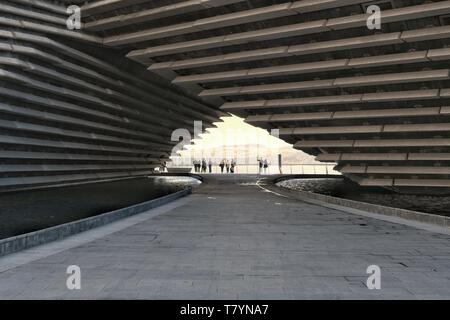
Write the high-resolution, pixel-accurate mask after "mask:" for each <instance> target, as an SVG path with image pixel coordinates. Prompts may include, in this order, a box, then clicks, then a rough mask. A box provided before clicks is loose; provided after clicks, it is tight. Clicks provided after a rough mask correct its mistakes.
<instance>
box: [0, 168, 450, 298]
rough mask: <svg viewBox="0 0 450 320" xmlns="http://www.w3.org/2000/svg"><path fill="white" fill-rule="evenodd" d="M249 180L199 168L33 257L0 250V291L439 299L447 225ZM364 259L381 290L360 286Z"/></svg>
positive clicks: (449, 277) (446, 273)
mask: <svg viewBox="0 0 450 320" xmlns="http://www.w3.org/2000/svg"><path fill="white" fill-rule="evenodd" d="M255 181H256V177H253V178H252V177H247V178H244V177H240V176H235V177H234V176H226V177H221V178H217V177H209V178H207V179H206V180H205V183H204V185H202V186H201V187H198V188H197V189H195V190H194V194H193V195H192V196H190V197H188V198H186V199H182V200H179V201H180V204H179V205H176V204H174V205H172V206H171V207H168V208H166V209H165V210H163V211H161V212H160V214H158V215H155V214H152V213H151V212H148V213H144V214H143V215H144V216H142V215H141V217H140V218H139V217H138V218H135V219H138V220H136V222H135V223H126V221H124V222H123V223H125V224H124V227H123V228H122V229H120V228H116V229H115V230H114V232H112V231H111V232H105V233H104V234H101V232H102V228H105V227H102V228H99V229H98V230H94V231H97V232H99V233H100V234H101V235H100V236H98V237H92V236H88V235H85V234H80V235H76V236H74V237H72V238H70V239H71V242H70V243H69V244H68V245H67V248H64V246H61V245H60V247H59V248H58V250H55V251H54V253H53V254H51V249H48V250H47V251H48V252H47V254H46V255H45V256H43V257H40V256H39V255H38V254H35V256H36V257H35V258H32V259H28V260H27V259H26V257H25V258H24V257H23V256H24V255H30V252H29V251H24V252H22V253H18V254H15V255H12V256H7V257H4V258H1V259H0V299H449V298H450V236H449V235H445V234H439V233H433V232H430V231H425V230H421V229H416V228H413V227H410V226H406V225H401V224H394V223H391V222H386V221H381V220H376V219H373V218H370V217H362V216H357V215H353V214H351V213H347V212H343V211H338V210H334V209H330V208H325V207H321V206H318V205H314V204H308V203H304V202H301V201H298V200H293V199H289V198H286V197H280V196H277V195H275V194H273V193H268V192H265V191H264V190H262V189H261V188H259V187H258V186H256V184H255V183H254V182H255ZM160 210H162V209H160ZM145 214H147V215H148V216H145ZM143 217H146V218H143ZM125 220H126V219H125ZM83 237H87V239H86V241H82V240H83ZM51 245H52V244H49V245H46V246H51ZM36 250H41V251H46V250H45V246H43V247H39V249H36ZM11 259H15V260H16V261H22V262H21V263H18V264H17V265H14V264H11V261H10V260H11ZM372 264H375V265H378V266H380V268H381V271H382V278H381V283H382V289H381V290H368V289H367V287H366V285H365V283H366V280H367V277H368V275H367V274H366V269H367V267H368V266H369V265H372ZM5 265H6V266H9V267H5ZM69 265H78V266H80V268H81V273H82V274H81V281H82V290H77V291H70V290H68V289H67V288H66V279H67V275H66V268H67V267H68V266H69ZM2 266H3V268H2Z"/></svg>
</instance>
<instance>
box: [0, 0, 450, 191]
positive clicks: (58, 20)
mask: <svg viewBox="0 0 450 320" xmlns="http://www.w3.org/2000/svg"><path fill="white" fill-rule="evenodd" d="M6 2H7V3H8V5H5V6H2V7H1V8H2V9H1V11H2V14H3V15H4V16H5V18H2V19H1V20H0V23H1V25H2V26H6V28H7V30H6V31H5V32H2V33H1V35H2V43H3V41H4V42H5V43H6V44H5V45H4V46H1V48H2V52H4V51H7V53H6V54H5V56H7V57H8V58H4V59H2V60H4V62H3V63H2V65H1V66H0V67H1V68H2V69H1V70H2V73H1V80H0V81H2V83H5V82H6V84H7V87H6V88H5V89H8V90H13V89H15V90H16V95H17V92H26V93H27V94H31V93H33V94H36V92H39V94H42V95H43V92H44V91H45V97H44V99H46V100H45V101H46V102H48V103H50V105H51V106H53V107H54V106H55V105H57V104H58V102H57V101H54V100H57V98H59V100H63V101H64V102H70V101H72V99H73V98H76V100H77V101H82V103H79V104H77V105H76V107H79V106H80V105H83V104H84V103H86V104H87V105H93V104H94V105H96V106H98V108H99V110H98V111H100V110H101V111H102V112H104V114H102V116H111V115H119V114H116V113H115V112H117V110H118V109H117V108H115V109H114V107H113V106H111V105H105V104H104V103H107V101H111V100H112V101H114V103H117V104H119V105H120V106H124V105H126V108H127V109H120V108H119V110H120V112H124V113H125V114H128V113H126V112H125V110H126V111H128V112H131V113H133V112H135V111H136V110H139V111H142V110H146V107H145V106H144V105H142V103H144V104H150V102H151V101H154V99H160V100H164V102H163V101H161V103H159V102H158V103H156V106H155V105H153V106H152V107H148V108H149V109H150V108H154V109H155V110H158V112H159V113H158V116H155V117H150V118H152V119H150V118H148V119H147V118H145V116H141V115H139V116H137V118H136V119H135V120H134V121H136V126H134V125H131V126H132V129H131V128H129V126H130V123H129V122H126V125H120V121H123V120H119V119H116V120H118V121H119V122H118V126H119V127H120V129H121V130H117V128H115V129H114V130H113V131H115V132H116V133H119V134H118V135H116V136H114V135H113V136H114V139H116V140H117V139H120V140H121V141H116V140H115V142H114V143H115V144H121V143H126V144H127V150H128V151H130V152H131V154H132V155H133V157H136V156H137V155H141V154H148V155H149V158H155V159H159V158H161V157H163V156H164V153H161V152H163V151H167V150H168V141H169V140H170V139H167V137H168V135H167V134H169V132H170V131H171V129H173V128H176V127H177V126H180V125H181V123H180V122H186V121H188V120H193V119H195V120H203V121H204V122H205V123H206V125H209V124H211V122H212V121H213V120H214V119H215V118H217V117H218V116H219V115H220V111H219V110H221V111H222V112H229V113H233V114H237V115H239V116H243V117H245V118H246V120H247V121H248V122H249V123H251V124H254V125H257V126H260V127H263V128H278V129H280V135H281V138H282V139H284V140H286V141H288V142H290V143H293V144H294V145H295V147H297V148H299V149H302V150H304V151H306V152H308V153H310V154H314V155H317V156H318V159H319V160H321V161H326V162H337V163H338V170H340V171H341V172H343V173H344V174H345V175H346V176H348V177H349V178H351V179H353V180H355V181H357V182H358V183H360V184H361V185H363V186H382V187H387V188H392V189H394V190H397V191H402V192H417V191H420V192H430V193H431V192H447V191H448V190H450V189H449V188H450V135H449V133H450V124H449V122H448V119H449V114H450V107H448V106H450V104H449V98H450V81H449V76H450V74H449V72H450V68H449V64H448V61H449V60H450V48H449V47H448V46H449V45H450V37H449V36H450V1H448V0H445V1H425V0H411V1H404V0H402V1H400V0H387V1H375V2H373V1H361V0H314V1H311V0H301V1H285V0H280V1H266V0H247V1H242V0H189V1H177V0H164V1H150V0H100V1H74V0H72V1H63V2H64V3H65V4H66V5H67V4H69V3H70V4H77V3H78V4H79V5H80V6H81V9H82V16H83V28H82V30H81V31H78V32H72V31H68V30H66V29H65V28H64V24H65V22H64V19H62V17H63V16H64V15H63V13H64V12H63V11H64V10H63V9H64V8H63V6H62V5H63V3H61V2H60V3H59V4H56V3H50V2H43V1H27V0H8V1H6ZM374 3H375V4H377V5H379V6H380V8H381V10H382V20H381V22H382V24H381V30H370V29H369V28H368V27H367V19H368V17H369V15H368V14H366V9H367V7H368V6H369V5H370V4H374ZM8 7H16V8H19V7H20V8H21V10H20V11H18V10H13V9H11V8H9V10H8ZM20 22H22V23H20ZM11 31H21V33H20V37H22V38H20V39H19V38H18V33H14V32H11ZM27 33H32V34H36V33H38V34H43V35H45V37H46V39H52V40H51V43H54V46H53V47H51V46H50V47H49V44H48V43H47V44H45V45H43V44H42V43H36V41H35V40H33V39H28V38H23V35H22V34H27ZM5 39H6V40H5ZM69 40H70V43H75V44H74V45H73V47H74V48H77V50H74V51H73V52H78V53H79V56H77V55H75V56H73V55H70V54H68V53H67V52H66V53H64V50H62V49H61V48H62V47H61V46H65V48H67V46H69V47H70V45H68V44H67V41H69ZM15 42H19V44H21V45H28V46H29V47H33V46H37V47H38V48H39V49H40V50H41V51H44V54H42V53H33V55H32V51H30V50H22V51H23V52H21V51H20V50H18V49H14V48H11V43H15ZM8 43H9V44H10V45H8ZM49 43H50V42H49ZM3 48H6V49H3ZM8 48H10V49H9V52H8ZM55 48H56V49H55ZM46 50H47V51H46ZM78 50H79V51H78ZM66 51H67V50H66ZM69 51H70V50H69ZM30 55H32V56H30ZM53 55H54V56H55V58H58V59H66V60H68V62H71V63H72V65H70V64H69V65H67V64H66V63H61V62H59V63H58V62H56V61H58V60H53V61H52V60H49V59H48V56H50V57H51V56H53ZM43 56H45V58H43ZM81 56H83V59H84V60H86V59H87V60H88V61H83V62H82V64H81V66H83V67H84V68H83V69H81V68H80V69H76V68H74V66H75V65H77V64H78V63H79V61H80V59H81V58H80V57H81ZM103 56H105V57H107V59H106V61H98V59H99V58H100V59H102V57H103ZM125 56H126V57H127V58H128V59H126V58H125ZM88 57H91V58H88ZM74 59H75V61H74ZM77 59H78V60H77ZM90 59H97V60H96V62H95V63H93V61H89V60H90ZM38 60H39V61H38ZM127 60H128V62H127ZM107 61H110V62H107ZM117 61H120V63H119V64H117ZM99 63H102V64H108V65H109V66H110V67H115V69H114V70H115V71H114V72H113V73H111V71H110V70H109V69H108V68H109V67H108V68H107V67H105V66H104V65H99ZM113 64H116V65H115V66H113ZM68 66H69V67H68ZM70 66H71V67H70ZM43 68H44V69H43ZM63 69H64V70H63ZM130 69H132V70H136V71H135V72H133V76H134V78H133V80H131V79H130V78H127V77H129V76H130V74H129V73H128V72H129V71H130ZM145 69H148V70H149V71H151V72H147V74H145V73H144V72H143V71H145ZM94 71H95V72H97V73H100V74H101V75H102V77H100V78H97V75H95V76H94V75H93V74H92V72H94ZM89 72H91V74H86V73H89ZM60 73H65V74H66V75H68V76H71V77H67V76H66V77H61V76H60ZM73 73H76V75H75V74H73ZM80 73H81V74H80ZM83 73H84V74H83ZM125 75H126V76H125ZM42 77H44V78H46V79H47V78H48V80H46V82H47V86H44V87H43V86H42V85H43V84H41V83H39V81H40V82H45V81H43V80H42ZM104 77H107V78H108V79H104ZM124 77H125V78H124ZM156 77H161V78H164V79H165V81H167V83H170V81H171V82H172V86H169V84H167V85H164V86H163V87H164V92H165V93H166V96H160V91H159V89H157V88H156V87H155V86H157V84H155V79H156ZM110 78H112V79H110ZM32 80H33V81H32ZM111 80H116V81H119V82H120V86H119V87H117V86H115V87H111V86H112V85H113V84H112V82H111ZM89 81H90V84H88V83H89ZM55 82H56V83H57V86H63V87H64V88H66V89H67V91H59V92H58V90H56V93H55V89H56V88H55V87H49V84H54V83H55ZM93 82H94V83H95V84H97V85H98V87H94V86H93ZM17 83H20V84H21V85H19V86H18V84H17ZM86 85H87V86H89V90H88V89H87V88H86ZM174 85H176V86H178V87H181V88H182V90H180V91H178V92H177V91H176V89H175V88H174ZM83 86H84V87H83ZM148 86H151V88H150V87H148ZM75 87H76V88H77V90H75V89H73V88H75ZM160 87H161V85H160ZM23 88H26V90H25V89H23ZM71 88H72V89H71ZM68 89H71V90H73V91H69V90H68ZM105 89H108V90H106V91H105ZM141 89H143V91H145V93H146V94H150V95H152V94H153V98H150V97H148V98H147V96H145V97H144V96H143V95H141V94H140V93H139V94H134V92H136V91H132V90H141ZM102 90H103V91H102ZM110 90H117V91H118V92H115V91H113V92H110ZM3 91H5V90H3ZM119 92H120V95H118V93H119ZM132 92H133V93H132ZM140 92H141V91H140ZM183 92H189V93H190V94H191V95H192V96H194V95H197V96H198V97H197V98H198V99H197V100H194V98H190V97H187V96H185V95H183ZM1 94H2V96H4V95H8V94H9V93H8V92H2V93H1ZM80 95H81V96H82V97H81V96H80ZM181 96H182V97H183V101H182V102H181V103H176V102H174V100H178V99H179V98H178V97H181ZM24 97H25V96H23V95H21V96H20V99H22V100H23V99H24ZM156 97H157V98H156ZM18 99H19V98H18V97H17V96H11V94H9V95H8V100H7V101H8V103H7V104H6V105H5V108H8V109H7V111H6V109H5V111H2V114H3V113H11V111H9V110H15V111H14V114H15V116H17V114H19V110H20V108H21V107H22V108H24V107H25V108H26V107H28V106H24V105H23V103H22V104H20V105H16V104H18V101H19V100H18ZM90 99H96V100H95V102H94V101H93V100H90ZM98 99H101V102H100V101H99V100H98ZM127 99H128V100H127ZM129 99H132V100H129ZM200 99H201V101H202V102H200ZM135 100H139V101H135ZM160 100H158V101H160ZM119 101H120V102H119ZM27 103H28V102H25V104H27ZM139 103H141V105H139ZM164 103H166V104H167V107H165V106H164V107H163V104H164ZM68 107H69V106H68ZM11 108H13V109H11ZM17 108H19V109H17ZM45 108H47V107H45ZM45 108H44V107H42V104H39V106H36V107H35V108H34V109H33V115H34V114H36V116H37V115H38V114H39V113H38V112H45V111H46V110H47V109H45ZM49 108H51V107H49ZM108 108H110V109H108ZM167 108H168V109H170V110H171V111H168V110H167ZM16 109H17V111H16ZM108 110H116V111H114V112H112V111H108ZM152 110H153V109H152ZM22 111H24V112H25V110H22ZM90 111H92V109H90ZM96 111H97V110H96ZM68 112H69V111H68ZM70 112H71V111H70ZM172 112H173V113H172ZM25 113H26V112H25ZM61 116H62V115H61ZM120 116H121V117H123V116H124V115H123V114H122V113H121V114H120ZM27 117H33V116H30V115H27ZM89 117H91V116H89ZM127 117H128V116H127ZM47 120H48V122H50V121H56V122H58V121H59V120H53V119H45V118H44V120H43V121H44V123H43V125H47ZM151 120H153V122H152V121H151ZM112 121H113V120H107V121H106V123H105V124H109V125H112ZM161 123H162V124H163V126H162V127H161V129H159V128H160V125H161ZM33 124H34V123H33ZM122 124H123V123H122ZM14 125H15V126H18V124H14ZM20 125H22V124H20ZM77 125H78V124H77ZM125 127H126V128H125ZM181 127H183V126H181ZM184 127H188V126H184ZM33 128H35V129H37V124H34V127H33ZM137 128H139V130H138V129H137ZM41 129H43V128H41ZM64 129H65V131H69V127H67V128H64ZM125 129H127V130H136V131H139V134H137V133H133V134H131V135H128V131H127V134H126V135H125V133H122V131H123V130H125ZM5 130H13V129H5ZM14 130H16V131H19V132H21V134H22V135H23V132H25V129H22V127H21V129H20V130H18V129H17V128H15V129H14ZM52 130H54V129H52ZM96 130H100V127H98V126H97V127H96ZM105 130H106V131H104V130H103V129H102V130H101V131H102V134H103V133H105V135H106V136H108V137H103V136H101V137H102V138H101V139H100V136H97V134H95V139H99V140H102V141H103V140H104V139H106V140H108V139H111V137H110V135H109V134H106V132H111V131H108V130H110V129H105ZM141 130H143V131H144V132H141ZM88 132H90V131H89V130H88ZM99 133H100V132H99ZM52 134H53V133H52ZM64 134H65V135H66V132H64ZM89 134H91V133H89ZM164 134H166V135H164ZM45 135H48V133H45ZM53 135H54V134H53ZM56 135H58V134H56ZM59 135H61V134H60V133H59ZM67 135H68V136H70V134H69V132H67ZM111 135H112V134H111ZM149 135H151V136H149ZM125 136H127V137H129V138H130V139H132V140H133V141H132V142H131V141H123V139H124V137H125ZM144 137H145V138H144ZM13 138H14V139H22V137H21V138H18V137H17V136H11V135H9V139H13ZM27 139H28V137H27ZM33 139H35V140H39V139H40V138H39V139H38V138H37V137H34V138H33ZM74 139H79V138H78V137H77V138H74ZM80 139H81V138H80ZM82 139H92V136H90V137H87V138H84V137H83V138H82ZM53 140H54V139H53ZM69 140H70V139H69ZM83 141H85V140H83ZM108 141H109V140H108ZM31 142H34V141H30V144H31ZM70 142H71V143H74V142H72V141H70ZM149 142H151V144H149ZM2 143H3V141H2ZM5 143H8V142H5ZM58 143H60V142H58ZM64 143H66V142H64ZM67 143H68V142H67ZM76 143H79V142H78V141H77V142H76ZM108 143H110V142H108ZM41 144H42V142H41ZM101 145H102V146H103V142H101ZM108 145H109V144H108ZM131 145H133V148H131V147H130V146H131ZM63 148H64V149H65V150H66V147H65V146H64V147H63ZM158 148H161V151H158V152H156V150H158ZM131 149H132V150H133V151H131ZM134 150H136V151H134ZM143 150H146V152H144V151H143ZM11 151H14V152H19V151H20V152H31V151H29V150H24V151H23V150H11ZM33 152H35V151H33ZM109 152H110V151H109V150H107V151H105V152H104V153H103V154H102V155H107V156H108V157H109V156H112V153H111V154H110V153H109ZM141 152H142V153H141ZM40 153H43V152H40ZM14 155H15V154H14V153H11V159H17V157H15V156H14ZM42 156H43V155H41V157H42ZM96 156H99V155H97V154H96ZM121 156H123V154H121ZM75 160H76V158H74V163H73V164H71V166H72V167H71V168H72V169H73V170H75V168H77V170H78V169H82V168H83V167H80V166H82V165H86V164H85V163H84V162H83V164H81V162H78V161H75ZM11 161H12V162H13V166H17V165H18V164H15V163H14V161H13V160H11ZM107 162H108V161H107ZM107 162H105V163H102V164H101V167H102V170H103V169H104V168H107V167H106V163H107ZM156 162H157V161H156ZM129 163H130V164H131V163H133V168H135V169H133V170H136V172H139V171H140V170H141V169H144V170H145V169H147V168H148V163H146V164H145V165H146V167H145V168H143V167H142V168H141V167H139V164H138V163H134V162H129ZM21 165H22V164H21ZM57 165H60V164H57ZM89 165H91V164H89ZM111 165H112V164H111ZM114 165H116V163H115V162H114ZM27 166H31V164H27ZM49 168H51V167H49ZM37 169H38V168H36V169H34V171H36V170H37ZM108 170H109V169H108ZM118 170H119V172H123V169H118ZM24 176H25V177H26V179H29V176H28V175H27V174H24Z"/></svg>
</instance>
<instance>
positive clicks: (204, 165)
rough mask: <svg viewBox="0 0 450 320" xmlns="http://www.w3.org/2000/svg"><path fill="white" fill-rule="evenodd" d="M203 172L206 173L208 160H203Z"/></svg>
mask: <svg viewBox="0 0 450 320" xmlns="http://www.w3.org/2000/svg"><path fill="white" fill-rule="evenodd" d="M202 173H206V160H205V159H203V160H202Z"/></svg>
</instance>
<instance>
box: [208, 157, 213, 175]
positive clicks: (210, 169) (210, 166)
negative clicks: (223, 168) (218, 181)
mask: <svg viewBox="0 0 450 320" xmlns="http://www.w3.org/2000/svg"><path fill="white" fill-rule="evenodd" d="M212 166H213V163H212V161H211V159H209V162H208V168H209V173H212Z"/></svg>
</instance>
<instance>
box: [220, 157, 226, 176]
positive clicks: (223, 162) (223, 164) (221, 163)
mask: <svg viewBox="0 0 450 320" xmlns="http://www.w3.org/2000/svg"><path fill="white" fill-rule="evenodd" d="M219 167H220V172H221V173H223V170H224V169H225V160H223V159H222V161H220V165H219Z"/></svg>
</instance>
